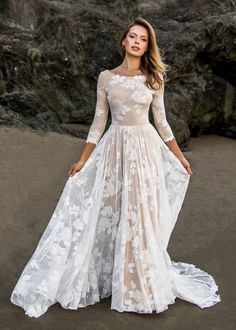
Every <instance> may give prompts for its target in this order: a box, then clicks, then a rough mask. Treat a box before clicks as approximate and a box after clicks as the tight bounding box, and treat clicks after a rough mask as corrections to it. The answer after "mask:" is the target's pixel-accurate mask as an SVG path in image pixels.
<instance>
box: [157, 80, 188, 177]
mask: <svg viewBox="0 0 236 330" xmlns="http://www.w3.org/2000/svg"><path fill="white" fill-rule="evenodd" d="M151 106H152V113H153V119H154V122H155V127H156V129H157V130H158V132H159V133H160V135H161V137H162V139H163V141H164V142H165V144H166V145H167V146H168V147H169V149H170V150H171V151H172V152H173V154H174V155H175V156H176V157H177V158H178V159H179V160H180V162H181V163H182V164H183V166H184V167H185V168H186V170H187V172H188V173H189V174H190V175H192V174H193V173H192V170H191V168H190V164H189V162H188V161H187V159H186V158H185V157H184V154H183V153H182V151H181V150H180V148H179V146H178V144H177V141H176V139H175V136H174V134H173V132H172V129H171V128H170V125H169V123H168V121H167V118H166V111H165V105H164V84H163V85H162V87H161V88H160V89H159V90H155V92H154V95H153V101H152V105H151Z"/></svg>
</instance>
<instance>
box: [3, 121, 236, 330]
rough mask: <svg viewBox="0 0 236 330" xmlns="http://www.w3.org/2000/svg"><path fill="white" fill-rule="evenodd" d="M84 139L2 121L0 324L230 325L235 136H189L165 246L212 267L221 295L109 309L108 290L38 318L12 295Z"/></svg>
mask: <svg viewBox="0 0 236 330" xmlns="http://www.w3.org/2000/svg"><path fill="white" fill-rule="evenodd" d="M84 143H85V140H83V139H78V138H74V137H71V136H66V135H61V134H58V133H45V132H43V133H40V132H36V131H32V130H30V129H19V128H10V127H0V155H1V156H0V184H1V194H0V210H1V213H0V214H1V221H0V226H1V228H0V229H1V230H0V235H1V236H0V244H1V246H0V267H1V268H0V269H1V271H0V283H1V290H0V291H1V295H0V314H1V316H0V320H1V321H0V324H1V325H0V329H17V330H19V329H34V330H37V329H50V330H51V329H57V330H58V329H63V330H67V329H68V330H69V329H71V330H72V329H73V330H74V329H83V330H84V329H86V330H87V329H89V330H90V329H96V330H100V329H101V330H105V329H112V330H113V329H114V330H116V329H119V330H120V329H130V328H131V327H133V329H134V328H135V329H148V330H151V329H161V330H169V329H171V330H175V329H176V330H177V329H178V330H185V329H186V330H198V329H201V330H205V329H209V330H210V329H211V330H212V329H214V330H218V329H225V330H231V329H234V328H235V324H236V316H235V310H236V303H235V301H236V289H235V284H234V282H235V281H234V279H235V275H236V265H235V249H236V244H235V241H236V239H235V228H236V225H235V222H236V200H235V186H236V180H235V164H236V153H235V149H236V148H235V146H236V142H235V140H232V139H229V138H226V137H222V136H217V135H209V136H200V137H197V138H192V139H191V141H190V145H189V151H188V152H186V153H185V154H186V157H187V158H188V160H189V161H190V163H191V165H192V170H193V172H194V174H193V176H192V177H191V179H190V185H189V188H188V191H187V194H186V198H185V201H184V204H183V207H182V210H181V212H180V215H179V219H178V221H177V225H176V227H175V229H174V231H173V233H172V236H171V240H170V243H169V247H168V252H169V254H170V257H171V259H172V260H174V261H183V262H188V263H193V264H195V265H196V266H197V267H199V268H201V269H203V270H205V271H207V272H208V273H210V274H211V275H212V276H213V277H214V278H215V280H216V283H217V284H218V286H219V292H220V294H221V298H222V302H220V303H218V304H217V305H215V306H213V307H210V308H206V309H200V308H199V307H197V306H196V305H193V304H191V303H189V302H186V301H183V300H180V299H178V298H177V299H176V303H175V304H173V305H169V308H168V310H166V311H165V312H163V313H160V314H156V313H153V314H137V313H127V312H124V313H119V312H117V311H115V310H111V309H110V304H111V298H107V299H103V300H101V302H99V303H96V304H95V305H92V306H88V307H86V308H80V309H78V310H77V311H73V310H66V309H63V308H62V307H61V306H60V305H59V304H58V303H57V304H55V305H53V306H51V307H50V308H49V309H48V311H47V312H46V314H44V315H43V316H41V317H40V318H38V319H35V318H29V317H28V316H26V315H25V314H24V311H23V309H22V308H20V307H18V306H15V305H13V304H12V303H11V302H10V295H11V292H12V290H13V287H14V285H15V284H16V281H17V279H18V277H19V276H20V274H21V272H22V270H23V268H24V265H25V264H26V263H27V262H28V260H29V258H30V257H31V255H32V254H33V252H34V250H35V248H36V246H37V243H38V241H39V238H40V237H41V235H42V233H43V231H44V229H45V227H46V226H47V224H48V222H49V219H50V217H51V215H52V213H53V211H54V209H55V206H56V204H57V201H58V200H59V197H60V194H61V192H62V190H63V188H64V185H65V183H66V180H67V178H68V176H67V172H68V170H69V167H70V166H71V165H72V163H73V162H75V161H77V160H78V159H79V156H80V153H81V150H82V147H83V144H84ZM233 193H234V195H233Z"/></svg>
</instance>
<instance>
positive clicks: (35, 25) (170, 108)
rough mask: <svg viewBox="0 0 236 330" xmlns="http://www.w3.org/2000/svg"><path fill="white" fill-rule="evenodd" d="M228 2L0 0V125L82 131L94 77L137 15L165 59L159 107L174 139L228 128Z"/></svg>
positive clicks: (232, 72) (232, 59)
mask: <svg viewBox="0 0 236 330" xmlns="http://www.w3.org/2000/svg"><path fill="white" fill-rule="evenodd" d="M235 8H236V3H235V1H234V0H224V1H222V2H220V1H218V0H212V1H209V0H195V1H185V0H160V1H158V3H157V1H154V0H153V1H152V0H147V1H145V2H143V1H140V0H138V1H133V0H128V1H123V0H114V1H105V0H90V1H85V0H78V1H75V0H67V1H66V0H61V1H59V0H57V1H56V0H55V1H53V0H2V1H1V3H0V124H2V125H15V126H22V127H25V126H30V127H32V128H34V129H40V130H46V131H47V130H51V131H57V132H64V133H68V134H72V135H75V136H78V137H82V138H86V136H87V131H88V128H89V125H90V124H91V122H92V119H93V116H94V110H95V102H96V80H97V76H98V74H99V72H100V71H101V70H103V69H109V68H113V67H115V66H117V65H119V64H120V62H121V58H120V56H119V54H118V52H117V45H116V43H117V40H118V38H119V36H120V33H121V32H122V30H123V27H124V25H125V24H127V23H128V22H129V21H130V20H132V18H134V17H136V16H142V17H143V18H145V19H147V20H148V21H149V22H150V23H151V24H152V25H153V26H154V28H155V31H156V36H157V42H158V45H159V47H160V48H161V50H162V52H163V55H164V56H165V62H166V63H167V64H168V65H170V67H171V70H170V71H169V72H168V78H169V82H168V83H167V85H166V89H165V106H166V111H167V116H168V120H169V122H170V124H171V126H172V128H173V131H174V133H175V135H176V137H177V140H178V142H179V143H180V145H181V147H182V148H185V147H187V145H188V141H189V137H190V135H194V136H196V135H199V134H202V133H204V134H211V133H217V134H223V135H226V136H230V137H235V132H236V112H235V108H236V92H235V84H236V79H235V76H236V12H235ZM151 121H152V117H151ZM109 123H110V117H109V119H108V123H107V126H108V125H109ZM72 124H77V127H79V129H77V130H73V129H72V128H71V127H73V125H72Z"/></svg>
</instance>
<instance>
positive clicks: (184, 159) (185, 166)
mask: <svg viewBox="0 0 236 330" xmlns="http://www.w3.org/2000/svg"><path fill="white" fill-rule="evenodd" d="M179 160H180V161H181V163H182V165H183V166H184V168H185V169H186V171H187V172H188V174H189V175H192V174H193V172H192V170H191V167H190V164H189V162H188V161H187V159H186V158H185V157H181V158H180V159H179Z"/></svg>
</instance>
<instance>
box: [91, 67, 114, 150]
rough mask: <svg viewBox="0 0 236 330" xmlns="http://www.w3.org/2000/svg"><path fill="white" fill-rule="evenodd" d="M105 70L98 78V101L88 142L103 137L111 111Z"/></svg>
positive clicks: (96, 140)
mask: <svg viewBox="0 0 236 330" xmlns="http://www.w3.org/2000/svg"><path fill="white" fill-rule="evenodd" d="M103 72H104V71H102V72H100V74H99V76H98V80H97V102H96V108H95V115H94V119H93V122H92V125H91V126H90V129H89V132H88V136H87V139H86V142H90V143H95V144H97V143H98V142H99V140H100V139H101V136H102V134H103V132H104V130H105V127H106V122H107V117H108V112H109V103H108V100H107V94H106V91H105V85H106V81H105V79H104V78H105V77H104V74H103Z"/></svg>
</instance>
